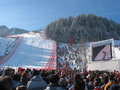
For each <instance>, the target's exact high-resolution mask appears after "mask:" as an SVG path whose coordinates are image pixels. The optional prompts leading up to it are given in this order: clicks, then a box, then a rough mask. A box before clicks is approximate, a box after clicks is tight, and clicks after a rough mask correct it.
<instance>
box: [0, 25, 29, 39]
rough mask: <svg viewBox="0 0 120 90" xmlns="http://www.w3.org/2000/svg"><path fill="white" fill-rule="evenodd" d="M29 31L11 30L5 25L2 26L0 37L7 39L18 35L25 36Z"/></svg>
mask: <svg viewBox="0 0 120 90" xmlns="http://www.w3.org/2000/svg"><path fill="white" fill-rule="evenodd" d="M27 32H28V31H27V30H24V29H20V28H11V29H9V28H8V27H6V26H5V25H3V26H0V37H5V36H7V35H16V34H23V33H27Z"/></svg>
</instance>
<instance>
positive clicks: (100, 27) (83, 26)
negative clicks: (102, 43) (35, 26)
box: [45, 14, 120, 43]
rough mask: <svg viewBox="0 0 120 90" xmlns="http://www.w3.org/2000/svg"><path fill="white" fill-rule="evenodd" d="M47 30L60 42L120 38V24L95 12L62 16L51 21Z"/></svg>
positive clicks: (49, 35)
mask: <svg viewBox="0 0 120 90" xmlns="http://www.w3.org/2000/svg"><path fill="white" fill-rule="evenodd" d="M45 32H46V34H47V36H48V37H49V38H51V39H53V40H55V41H57V42H59V43H70V40H71V39H74V43H78V42H86V41H98V40H105V39H109V38H114V39H120V24H118V23H115V22H114V21H112V20H108V19H106V18H103V17H100V16H96V15H93V14H88V15H79V16H77V17H75V18H73V17H68V18H61V19H59V20H58V21H55V22H52V23H50V24H49V25H48V26H47V27H46V29H45Z"/></svg>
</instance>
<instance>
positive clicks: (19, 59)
mask: <svg viewBox="0 0 120 90" xmlns="http://www.w3.org/2000/svg"><path fill="white" fill-rule="evenodd" d="M19 36H20V37H21V36H22V37H23V38H22V40H21V43H20V45H19V47H18V48H17V49H16V52H15V53H14V54H13V55H12V57H11V58H10V59H9V60H8V61H6V62H5V63H3V64H2V65H0V67H7V66H10V67H24V68H45V66H46V65H47V63H48V61H49V59H50V57H51V56H50V55H51V53H53V52H55V50H54V48H55V45H56V43H55V42H54V41H52V40H47V39H45V37H44V36H43V35H40V34H35V33H29V34H22V35H19ZM15 37H16V36H15ZM55 53H56V52H55ZM52 55H53V54H52ZM54 59H56V58H54ZM54 62H56V60H54Z"/></svg>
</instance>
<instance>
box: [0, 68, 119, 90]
mask: <svg viewBox="0 0 120 90" xmlns="http://www.w3.org/2000/svg"><path fill="white" fill-rule="evenodd" d="M0 90H120V73H119V72H118V71H114V72H108V71H84V72H81V71H80V70H76V69H74V70H72V69H62V70H52V71H47V70H46V71H45V70H35V69H33V70H31V69H24V68H18V69H17V70H16V69H13V68H10V67H7V68H2V69H0Z"/></svg>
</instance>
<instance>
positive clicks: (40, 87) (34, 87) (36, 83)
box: [27, 71, 47, 90]
mask: <svg viewBox="0 0 120 90" xmlns="http://www.w3.org/2000/svg"><path fill="white" fill-rule="evenodd" d="M34 75H35V76H33V77H32V78H31V80H30V81H28V83H27V88H28V89H29V90H44V89H45V88H46V87H47V84H46V82H45V81H44V80H43V78H42V77H41V75H40V72H39V71H35V72H34Z"/></svg>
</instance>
